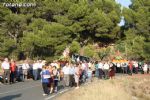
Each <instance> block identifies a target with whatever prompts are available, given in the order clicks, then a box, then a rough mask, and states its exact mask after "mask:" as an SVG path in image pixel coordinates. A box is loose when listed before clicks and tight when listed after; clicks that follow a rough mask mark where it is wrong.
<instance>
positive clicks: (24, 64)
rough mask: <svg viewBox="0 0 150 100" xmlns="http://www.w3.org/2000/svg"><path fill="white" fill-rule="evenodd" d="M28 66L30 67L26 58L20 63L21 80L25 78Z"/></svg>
mask: <svg viewBox="0 0 150 100" xmlns="http://www.w3.org/2000/svg"><path fill="white" fill-rule="evenodd" d="M29 67H30V66H29V64H28V62H27V60H25V61H24V63H23V64H22V71H23V81H25V80H27V76H28V69H29Z"/></svg>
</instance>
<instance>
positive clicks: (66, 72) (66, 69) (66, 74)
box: [62, 63, 70, 87]
mask: <svg viewBox="0 0 150 100" xmlns="http://www.w3.org/2000/svg"><path fill="white" fill-rule="evenodd" d="M62 72H63V75H64V78H63V79H64V85H65V86H67V87H68V86H69V82H70V80H69V63H66V65H65V66H64V67H63V69H62Z"/></svg>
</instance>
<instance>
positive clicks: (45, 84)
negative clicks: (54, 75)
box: [41, 66, 50, 96]
mask: <svg viewBox="0 0 150 100" xmlns="http://www.w3.org/2000/svg"><path fill="white" fill-rule="evenodd" d="M49 78H50V72H49V70H48V68H47V66H43V67H42V72H41V82H42V88H43V92H44V94H43V96H46V95H48V94H49V88H48V84H49V81H50V80H49Z"/></svg>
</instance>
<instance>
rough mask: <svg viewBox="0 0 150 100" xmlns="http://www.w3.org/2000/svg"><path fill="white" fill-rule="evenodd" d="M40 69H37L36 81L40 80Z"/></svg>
mask: <svg viewBox="0 0 150 100" xmlns="http://www.w3.org/2000/svg"><path fill="white" fill-rule="evenodd" d="M41 71H42V69H40V68H38V72H37V79H41V75H40V73H41Z"/></svg>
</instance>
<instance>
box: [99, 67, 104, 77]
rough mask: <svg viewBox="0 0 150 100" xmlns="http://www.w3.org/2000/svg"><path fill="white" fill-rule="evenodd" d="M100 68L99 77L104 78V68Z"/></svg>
mask: <svg viewBox="0 0 150 100" xmlns="http://www.w3.org/2000/svg"><path fill="white" fill-rule="evenodd" d="M98 70H99V78H100V79H102V76H103V70H102V69H101V68H99V69H98Z"/></svg>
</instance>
